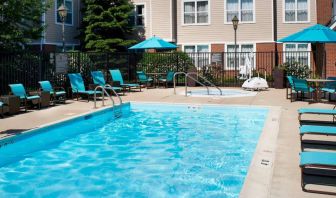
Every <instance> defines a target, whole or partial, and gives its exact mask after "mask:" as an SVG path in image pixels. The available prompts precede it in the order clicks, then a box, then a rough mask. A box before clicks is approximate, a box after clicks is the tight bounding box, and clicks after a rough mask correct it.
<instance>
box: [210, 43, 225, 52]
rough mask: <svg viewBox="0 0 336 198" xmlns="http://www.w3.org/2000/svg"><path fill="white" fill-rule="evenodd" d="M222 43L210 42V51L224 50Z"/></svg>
mask: <svg viewBox="0 0 336 198" xmlns="http://www.w3.org/2000/svg"><path fill="white" fill-rule="evenodd" d="M224 49H225V45H224V44H211V52H224Z"/></svg>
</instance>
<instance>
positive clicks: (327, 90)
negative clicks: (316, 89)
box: [321, 77, 336, 101]
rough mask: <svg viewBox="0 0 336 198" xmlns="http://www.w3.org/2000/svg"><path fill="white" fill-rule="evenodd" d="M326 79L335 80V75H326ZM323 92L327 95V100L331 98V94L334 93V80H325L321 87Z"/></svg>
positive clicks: (335, 88) (335, 90)
mask: <svg viewBox="0 0 336 198" xmlns="http://www.w3.org/2000/svg"><path fill="white" fill-rule="evenodd" d="M327 79H328V80H336V77H328V78H327ZM321 90H322V91H323V92H324V93H325V94H326V93H327V94H328V95H329V101H330V99H331V94H335V93H336V81H334V82H327V83H326V84H325V86H324V87H323V88H322V89H321Z"/></svg>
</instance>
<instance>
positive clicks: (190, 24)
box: [181, 0, 211, 26]
mask: <svg viewBox="0 0 336 198" xmlns="http://www.w3.org/2000/svg"><path fill="white" fill-rule="evenodd" d="M198 1H207V2H208V22H207V23H197V2H198ZM185 2H195V23H184V3H185ZM210 2H211V1H210V0H183V1H181V16H182V17H181V20H182V21H181V24H182V26H197V25H210V24H211V9H210V6H211V4H210Z"/></svg>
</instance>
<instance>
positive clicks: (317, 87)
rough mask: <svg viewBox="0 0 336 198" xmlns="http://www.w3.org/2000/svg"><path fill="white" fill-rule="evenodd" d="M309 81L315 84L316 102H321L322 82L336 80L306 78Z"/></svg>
mask: <svg viewBox="0 0 336 198" xmlns="http://www.w3.org/2000/svg"><path fill="white" fill-rule="evenodd" d="M306 80H307V82H310V83H312V84H313V88H314V89H315V93H314V101H315V102H320V101H321V93H322V91H321V88H322V86H321V85H322V84H324V83H327V82H335V81H336V80H331V79H312V78H309V79H306Z"/></svg>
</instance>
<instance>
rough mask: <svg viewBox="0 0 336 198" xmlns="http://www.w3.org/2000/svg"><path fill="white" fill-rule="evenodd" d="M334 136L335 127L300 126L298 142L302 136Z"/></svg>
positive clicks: (335, 133)
mask: <svg viewBox="0 0 336 198" xmlns="http://www.w3.org/2000/svg"><path fill="white" fill-rule="evenodd" d="M305 134H312V135H336V127H334V126H318V125H302V126H300V140H301V141H302V138H303V135H305Z"/></svg>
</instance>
